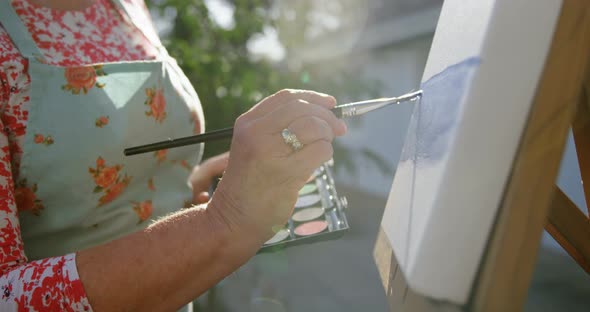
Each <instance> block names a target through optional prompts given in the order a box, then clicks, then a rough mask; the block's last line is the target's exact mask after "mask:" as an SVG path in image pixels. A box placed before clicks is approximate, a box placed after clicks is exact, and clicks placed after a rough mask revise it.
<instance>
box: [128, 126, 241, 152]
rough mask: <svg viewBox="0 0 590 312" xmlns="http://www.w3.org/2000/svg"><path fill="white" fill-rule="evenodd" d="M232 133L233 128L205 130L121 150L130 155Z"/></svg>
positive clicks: (211, 139) (220, 137) (212, 138)
mask: <svg viewBox="0 0 590 312" xmlns="http://www.w3.org/2000/svg"><path fill="white" fill-rule="evenodd" d="M233 133H234V128H225V129H220V130H215V131H210V132H206V133H203V134H197V135H193V136H188V137H184V138H178V139H174V140H173V139H170V140H166V141H161V142H156V143H151V144H146V145H141V146H136V147H130V148H126V149H125V150H123V153H124V154H125V156H131V155H137V154H143V153H149V152H154V151H158V150H163V149H167V148H174V147H180V146H186V145H192V144H198V143H203V142H209V141H215V140H222V139H228V138H231V136H232V135H233Z"/></svg>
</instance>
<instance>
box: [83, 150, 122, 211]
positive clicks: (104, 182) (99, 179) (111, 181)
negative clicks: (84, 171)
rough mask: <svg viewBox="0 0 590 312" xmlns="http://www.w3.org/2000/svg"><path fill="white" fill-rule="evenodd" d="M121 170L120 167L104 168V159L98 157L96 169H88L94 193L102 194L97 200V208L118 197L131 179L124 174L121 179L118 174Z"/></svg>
mask: <svg viewBox="0 0 590 312" xmlns="http://www.w3.org/2000/svg"><path fill="white" fill-rule="evenodd" d="M121 169H123V166H122V165H114V166H110V167H108V166H106V164H105V161H104V159H103V158H102V157H100V156H99V157H98V158H97V159H96V168H92V167H90V168H88V172H89V173H90V174H91V175H92V177H93V178H94V183H95V184H96V187H95V188H94V193H104V195H103V196H102V197H101V198H99V199H98V206H99V207H100V206H103V205H106V204H108V203H110V202H112V201H113V200H114V199H115V198H117V197H119V195H121V193H123V191H124V190H125V188H127V186H128V185H129V183H130V182H131V177H129V176H127V175H126V174H125V176H123V177H121V175H120V174H119V172H120V171H121Z"/></svg>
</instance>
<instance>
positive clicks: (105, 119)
mask: <svg viewBox="0 0 590 312" xmlns="http://www.w3.org/2000/svg"><path fill="white" fill-rule="evenodd" d="M108 124H109V116H100V117H98V118H96V122H95V123H94V125H95V126H96V127H97V128H102V127H104V126H106V125H108Z"/></svg>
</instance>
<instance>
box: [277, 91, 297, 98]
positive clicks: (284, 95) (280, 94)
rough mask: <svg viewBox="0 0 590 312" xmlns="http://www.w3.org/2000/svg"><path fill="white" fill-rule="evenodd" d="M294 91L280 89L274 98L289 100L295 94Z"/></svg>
mask: <svg viewBox="0 0 590 312" xmlns="http://www.w3.org/2000/svg"><path fill="white" fill-rule="evenodd" d="M294 91H295V90H293V89H282V90H280V91H279V92H277V93H275V96H276V97H279V98H289V97H292V96H293V94H294V93H295V92H294Z"/></svg>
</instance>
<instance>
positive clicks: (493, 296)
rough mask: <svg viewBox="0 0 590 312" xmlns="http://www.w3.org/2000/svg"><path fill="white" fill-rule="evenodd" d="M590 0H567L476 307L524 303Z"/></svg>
mask: <svg viewBox="0 0 590 312" xmlns="http://www.w3.org/2000/svg"><path fill="white" fill-rule="evenodd" d="M589 30H590V3H588V2H587V1H584V0H564V2H563V6H562V11H561V15H560V19H559V22H558V24H557V27H556V32H555V34H554V38H553V43H552V46H551V49H550V52H549V55H548V58H547V61H546V64H545V69H544V71H543V75H542V76H541V80H540V81H539V86H538V89H537V95H536V97H535V99H534V102H533V105H532V107H531V112H530V115H529V120H528V122H527V125H526V126H525V129H524V132H523V137H522V140H521V144H520V148H519V151H518V152H517V154H516V157H515V160H514V167H513V169H512V173H511V176H510V178H509V181H508V183H507V187H506V191H505V195H504V199H503V202H502V205H501V207H500V209H499V211H498V216H497V219H496V224H495V227H494V230H493V232H492V234H491V236H490V242H489V243H488V248H487V249H486V254H485V255H484V257H483V261H482V265H481V269H480V273H479V277H478V279H477V280H476V282H475V285H474V287H475V291H474V294H473V296H472V298H471V303H470V308H471V310H473V311H486V312H487V311H490V312H492V311H521V310H522V308H523V305H524V302H525V299H526V295H527V293H528V288H529V284H530V281H531V277H532V274H533V269H534V264H535V261H536V258H537V249H538V247H539V242H540V239H541V234H542V231H543V227H544V225H545V223H546V218H547V215H548V212H549V206H550V203H551V200H552V195H553V188H554V184H555V178H556V176H557V172H558V169H559V163H560V161H561V157H562V152H563V148H564V146H565V141H566V135H567V132H568V128H569V126H570V125H571V123H572V119H573V113H574V112H575V109H576V104H577V102H578V99H579V96H580V93H581V90H582V84H583V80H584V79H583V78H584V77H585V75H586V69H587V64H588V56H589V55H590V40H589V39H590V38H589V36H590V33H589Z"/></svg>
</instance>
